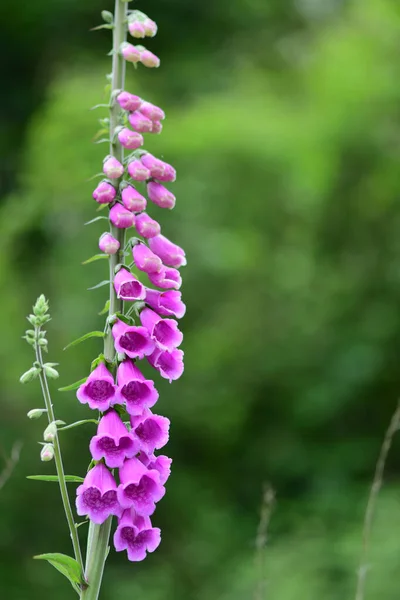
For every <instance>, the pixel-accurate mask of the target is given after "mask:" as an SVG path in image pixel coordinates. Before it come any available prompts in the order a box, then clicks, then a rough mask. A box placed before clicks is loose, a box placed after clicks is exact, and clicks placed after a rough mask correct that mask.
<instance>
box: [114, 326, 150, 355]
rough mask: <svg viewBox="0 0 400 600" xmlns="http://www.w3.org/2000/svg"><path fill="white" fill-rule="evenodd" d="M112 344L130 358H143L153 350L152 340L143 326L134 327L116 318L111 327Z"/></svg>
mask: <svg viewBox="0 0 400 600" xmlns="http://www.w3.org/2000/svg"><path fill="white" fill-rule="evenodd" d="M112 334H113V338H114V346H115V350H116V351H117V352H120V353H121V354H123V353H125V354H126V355H127V356H129V357H130V358H143V357H144V356H148V355H149V354H151V353H152V352H153V350H154V346H155V345H154V342H153V340H152V339H151V338H150V335H149V332H148V331H147V329H146V328H145V327H135V326H130V325H127V324H126V323H124V322H123V321H120V320H117V321H116V323H114V325H113V328H112Z"/></svg>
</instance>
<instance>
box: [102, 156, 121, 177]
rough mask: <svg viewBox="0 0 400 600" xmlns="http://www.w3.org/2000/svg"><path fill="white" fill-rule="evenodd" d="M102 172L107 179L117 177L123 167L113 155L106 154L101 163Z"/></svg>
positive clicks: (119, 175)
mask: <svg viewBox="0 0 400 600" xmlns="http://www.w3.org/2000/svg"><path fill="white" fill-rule="evenodd" d="M103 173H104V174H105V175H106V176H107V177H108V178H109V179H118V178H119V177H121V176H122V175H123V173H124V167H123V166H122V165H121V163H120V162H119V160H117V159H116V158H114V156H108V157H107V158H106V159H105V161H104V163H103Z"/></svg>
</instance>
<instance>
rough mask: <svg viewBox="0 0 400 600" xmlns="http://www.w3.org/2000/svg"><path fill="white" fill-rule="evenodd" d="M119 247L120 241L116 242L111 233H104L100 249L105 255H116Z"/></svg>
mask: <svg viewBox="0 0 400 600" xmlns="http://www.w3.org/2000/svg"><path fill="white" fill-rule="evenodd" d="M119 247H120V243H119V241H118V240H116V239H115V237H113V236H112V235H111V233H103V235H102V236H101V237H100V239H99V248H100V250H101V251H102V252H104V254H116V253H117V252H118V250H119Z"/></svg>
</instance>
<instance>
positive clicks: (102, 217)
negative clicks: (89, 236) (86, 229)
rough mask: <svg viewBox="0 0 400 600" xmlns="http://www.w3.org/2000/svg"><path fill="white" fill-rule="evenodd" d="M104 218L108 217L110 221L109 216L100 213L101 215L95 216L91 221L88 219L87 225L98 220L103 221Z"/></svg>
mask: <svg viewBox="0 0 400 600" xmlns="http://www.w3.org/2000/svg"><path fill="white" fill-rule="evenodd" d="M103 219H106V220H107V221H108V217H106V216H104V215H100V217H95V218H94V219H91V220H90V221H86V223H85V225H91V224H92V223H95V222H96V221H102V220H103Z"/></svg>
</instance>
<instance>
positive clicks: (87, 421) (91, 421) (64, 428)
mask: <svg viewBox="0 0 400 600" xmlns="http://www.w3.org/2000/svg"><path fill="white" fill-rule="evenodd" d="M85 423H95V424H96V425H98V423H99V422H98V420H97V419H83V420H82V421H75V423H71V424H70V425H66V426H65V427H59V429H58V431H65V430H66V429H73V428H74V427H79V425H85ZM82 481H83V479H82Z"/></svg>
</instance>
